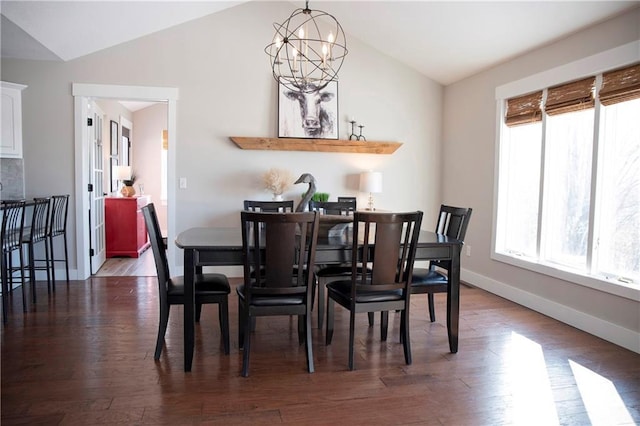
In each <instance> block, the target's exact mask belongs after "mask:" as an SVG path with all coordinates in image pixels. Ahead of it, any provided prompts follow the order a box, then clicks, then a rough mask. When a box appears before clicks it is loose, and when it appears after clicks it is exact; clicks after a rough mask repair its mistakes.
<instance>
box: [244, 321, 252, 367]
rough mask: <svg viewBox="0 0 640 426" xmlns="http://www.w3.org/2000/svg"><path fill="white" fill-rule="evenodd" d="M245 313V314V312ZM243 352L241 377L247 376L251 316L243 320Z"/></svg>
mask: <svg viewBox="0 0 640 426" xmlns="http://www.w3.org/2000/svg"><path fill="white" fill-rule="evenodd" d="M245 315H246V314H245ZM244 327H245V331H244V345H243V348H244V353H243V354H242V377H249V352H251V318H250V317H246V318H245V322H244Z"/></svg>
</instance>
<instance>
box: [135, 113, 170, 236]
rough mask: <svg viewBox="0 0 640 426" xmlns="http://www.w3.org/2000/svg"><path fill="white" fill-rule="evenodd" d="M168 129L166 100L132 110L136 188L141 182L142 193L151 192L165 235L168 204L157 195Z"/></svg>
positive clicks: (149, 193) (159, 191) (159, 190)
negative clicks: (163, 142) (164, 131)
mask: <svg viewBox="0 0 640 426" xmlns="http://www.w3.org/2000/svg"><path fill="white" fill-rule="evenodd" d="M163 130H167V104H166V103H158V104H155V105H152V106H149V107H147V108H144V109H141V110H138V111H136V112H134V113H133V137H132V138H131V139H132V141H133V143H132V147H133V149H132V151H133V152H132V156H133V159H132V160H133V161H132V163H131V164H133V168H134V170H135V172H136V176H137V180H136V191H138V190H139V187H138V185H144V193H145V194H147V195H150V196H151V201H152V202H153V204H154V206H155V207H156V213H157V215H158V222H159V223H160V229H162V231H163V234H162V235H167V234H166V231H167V207H166V205H165V204H164V203H162V201H161V199H160V194H161V190H162V188H161V179H162V176H161V172H162V170H161V167H160V165H161V153H162V131H163Z"/></svg>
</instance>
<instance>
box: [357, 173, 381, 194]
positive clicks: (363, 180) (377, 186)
mask: <svg viewBox="0 0 640 426" xmlns="http://www.w3.org/2000/svg"><path fill="white" fill-rule="evenodd" d="M360 191H362V192H369V193H372V194H377V193H380V192H382V173H380V172H362V173H360Z"/></svg>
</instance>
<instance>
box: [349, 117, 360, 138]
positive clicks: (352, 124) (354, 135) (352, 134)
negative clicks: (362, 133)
mask: <svg viewBox="0 0 640 426" xmlns="http://www.w3.org/2000/svg"><path fill="white" fill-rule="evenodd" d="M349 123H351V134H350V135H349V140H352V139H356V140H357V139H358V136H357V135H356V134H355V133H353V126H354V125H355V124H356V122H355V120H352V121H350V122H349Z"/></svg>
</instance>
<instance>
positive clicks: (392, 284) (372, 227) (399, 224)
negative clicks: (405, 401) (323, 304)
mask: <svg viewBox="0 0 640 426" xmlns="http://www.w3.org/2000/svg"><path fill="white" fill-rule="evenodd" d="M421 223H422V212H421V211H416V212H408V213H375V212H356V213H355V214H354V225H353V241H354V244H353V247H352V249H351V250H352V251H351V253H352V255H351V276H350V277H349V279H345V280H339V281H333V282H331V283H329V284H327V296H328V297H327V331H326V336H325V338H326V344H327V345H329V344H331V341H332V338H333V322H334V316H335V306H334V305H335V303H337V304H339V305H340V306H342V307H343V308H345V309H348V310H349V370H353V369H354V368H355V364H354V356H353V354H354V343H355V315H356V314H357V313H361V312H367V313H370V312H378V311H380V312H382V313H383V317H384V316H388V311H400V334H401V341H402V345H403V349H404V358H405V362H406V363H407V364H411V341H410V337H409V329H410V327H409V307H410V296H411V275H412V272H413V264H414V261H415V257H416V249H417V245H418V236H419V234H420V225H421ZM361 264H369V265H371V273H368V272H367V271H366V270H363V269H359V266H360V265H361ZM380 338H381V340H382V341H385V340H386V339H387V321H382V322H381V328H380Z"/></svg>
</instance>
